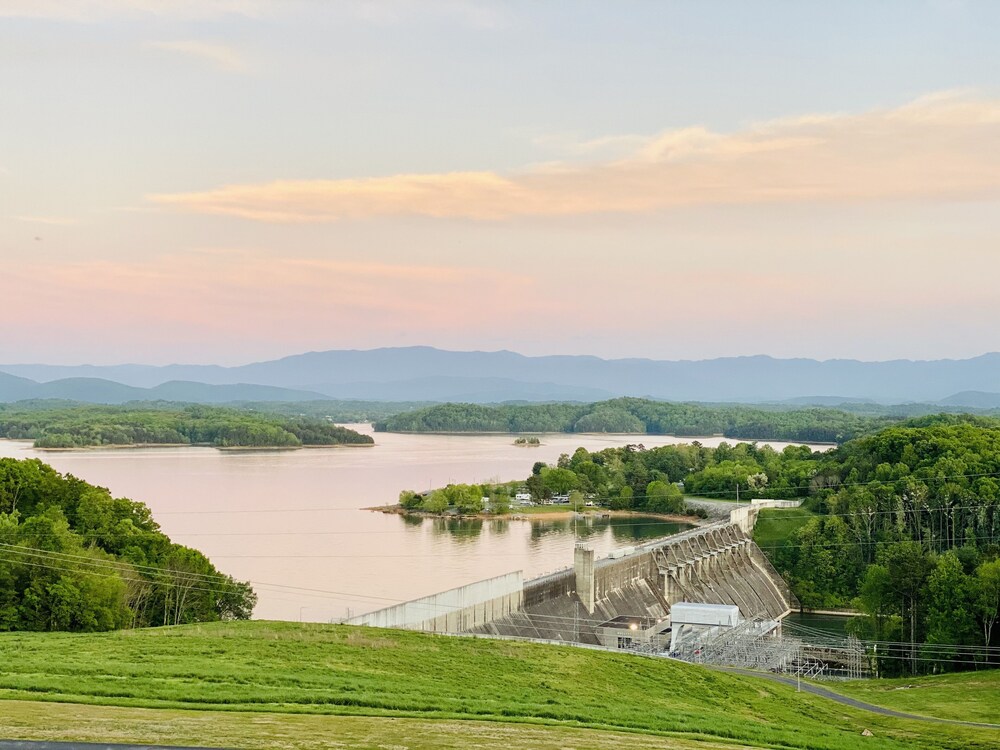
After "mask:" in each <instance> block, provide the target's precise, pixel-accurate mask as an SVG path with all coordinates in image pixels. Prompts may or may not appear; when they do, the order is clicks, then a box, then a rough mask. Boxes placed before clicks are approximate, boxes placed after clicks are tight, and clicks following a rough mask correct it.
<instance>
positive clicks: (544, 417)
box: [375, 398, 902, 443]
mask: <svg viewBox="0 0 1000 750" xmlns="http://www.w3.org/2000/svg"><path fill="white" fill-rule="evenodd" d="M901 419H902V418H901V417H898V416H891V415H867V414H856V413H850V412H846V411H841V410H837V409H824V408H808V409H802V408H797V409H787V408H786V409H778V408H763V407H754V406H743V405H740V404H722V405H712V406H710V405H704V404H690V403H670V402H664V401H650V400H647V399H638V398H619V399H614V400H611V401H601V402H598V403H594V404H566V403H560V404H501V405H495V406H483V405H480V404H441V405H438V406H431V407H428V408H424V409H416V410H414V411H410V412H407V413H405V414H397V415H395V416H393V417H389V418H387V419H383V420H379V421H377V422H376V423H375V430H376V431H385V432H507V433H520V432H568V433H582V432H616V433H630V434H649V435H683V436H698V435H724V436H726V437H733V438H742V439H753V440H788V441H801V442H822V443H841V442H844V441H846V440H849V439H851V438H853V437H857V436H858V435H863V434H866V433H869V432H872V431H874V430H877V429H879V428H881V427H884V426H886V425H889V424H892V423H894V422H898V421H900V420H901Z"/></svg>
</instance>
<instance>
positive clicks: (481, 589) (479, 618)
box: [347, 571, 524, 633]
mask: <svg viewBox="0 0 1000 750" xmlns="http://www.w3.org/2000/svg"><path fill="white" fill-rule="evenodd" d="M523 591H524V581H523V578H522V575H521V571H517V572H516V573H507V574H506V575H502V576H497V577H496V578H488V579H486V580H485V581H477V582H476V583H470V584H468V585H467V586H459V587H458V588H454V589H449V590H448V591H442V592H441V593H439V594H432V595H431V596H425V597H423V598H422V599H414V600H413V601H410V602H404V603H402V604H396V605H394V606H392V607H386V608H385V609H380V610H377V611H375V612H369V613H368V614H366V615H359V616H358V617H353V618H351V619H350V620H348V621H347V624H349V625H371V626H373V627H379V628H404V629H407V630H425V631H428V632H432V633H460V632H462V631H466V630H472V629H473V628H476V627H479V626H482V625H486V624H488V623H491V622H493V621H494V620H496V619H498V618H501V617H504V616H506V615H509V614H511V613H512V612H516V611H518V610H519V609H520V608H521V606H522V604H523V601H524V594H523Z"/></svg>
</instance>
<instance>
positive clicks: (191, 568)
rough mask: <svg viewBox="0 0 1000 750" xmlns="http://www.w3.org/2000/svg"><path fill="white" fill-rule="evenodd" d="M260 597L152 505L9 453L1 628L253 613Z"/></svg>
mask: <svg viewBox="0 0 1000 750" xmlns="http://www.w3.org/2000/svg"><path fill="white" fill-rule="evenodd" d="M256 602H257V596H256V594H255V593H254V592H253V590H252V589H251V588H250V585H249V584H248V583H240V582H238V581H235V580H233V578H231V577H230V576H227V575H223V574H222V573H220V572H219V571H218V570H216V569H215V567H214V566H213V565H212V563H211V562H209V560H208V558H206V557H205V556H204V555H203V554H202V553H200V552H198V551H197V550H194V549H191V548H190V547H184V546H182V545H179V544H174V543H173V542H171V541H170V539H169V538H168V537H167V536H166V535H165V534H163V533H162V532H161V531H160V528H159V526H158V525H157V523H156V522H155V521H154V520H153V518H152V515H151V514H150V511H149V508H147V507H146V506H145V505H144V504H143V503H141V502H135V501H133V500H129V499H127V498H114V497H112V496H111V493H110V492H108V490H106V489H104V488H102V487H95V486H93V485H91V484H88V483H87V482H84V481H82V480H80V479H77V478H76V477H73V476H70V475H66V476H64V475H62V474H59V473H58V472H56V471H55V470H54V469H53V468H52V467H51V466H49V465H47V464H45V463H42V462H41V461H39V460H37V459H29V460H22V461H18V460H15V459H12V458H0V631H9V630H75V631H95V630H114V629H119V628H127V627H144V626H152V625H177V624H180V623H191V622H211V621H214V620H233V619H238V620H245V619H248V618H249V617H250V615H251V613H252V611H253V607H254V605H255V604H256Z"/></svg>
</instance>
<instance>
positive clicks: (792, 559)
mask: <svg viewBox="0 0 1000 750" xmlns="http://www.w3.org/2000/svg"><path fill="white" fill-rule="evenodd" d="M522 484H523V486H524V487H525V488H526V489H527V490H528V491H530V492H531V494H532V496H533V497H535V498H537V499H542V498H545V497H551V496H553V495H555V494H558V493H566V492H574V491H578V492H580V493H582V494H583V496H585V497H590V498H593V499H594V500H595V502H597V503H598V504H599V505H604V506H606V507H610V508H617V509H625V510H634V511H645V512H677V511H678V510H680V509H681V508H682V506H683V503H684V499H683V497H682V494H681V487H683V491H684V492H685V493H687V494H689V495H695V496H701V497H709V498H716V499H734V498H735V497H736V493H737V488H739V490H738V491H739V497H740V499H743V500H746V499H751V498H779V499H780V498H785V499H794V498H800V499H801V500H802V501H803V505H802V507H801V508H795V509H789V510H765V511H763V512H762V514H763V515H762V518H761V521H760V522H758V529H757V530H756V532H755V538H756V539H757V541H758V543H759V544H760V545H761V546H762V548H763V549H764V551H765V552H766V553H767V554H768V555H769V556H770V557H771V558H772V560H773V562H774V564H775V566H776V567H777V569H778V570H779V571H780V572H781V574H782V575H783V576H784V577H785V578H786V579H787V580H788V582H789V584H790V585H791V587H792V590H793V591H794V592H795V594H796V596H797V597H798V598H799V600H800V601H801V603H802V604H803V605H804V606H805V607H814V608H823V609H825V608H851V609H856V610H859V611H861V612H863V613H864V616H862V617H859V618H855V620H854V621H853V622H852V628H853V629H854V631H855V633H856V634H857V635H859V636H862V637H864V638H866V639H870V640H877V641H880V642H886V643H889V644H895V645H889V646H887V650H886V654H887V655H888V656H891V657H893V658H889V659H887V660H886V661H885V664H884V668H883V674H890V673H893V672H900V671H902V672H904V673H911V674H912V673H921V672H930V671H940V670H942V669H969V668H973V667H976V666H985V665H991V666H995V665H996V663H997V659H998V653H1000V649H998V648H997V646H1000V627H998V622H1000V421H998V420H996V419H991V418H984V417H972V416H967V415H966V416H956V415H938V416H932V417H921V418H918V419H914V420H909V421H907V422H905V423H903V424H899V425H895V426H892V427H888V428H885V429H883V430H881V431H879V432H877V433H875V434H873V435H868V436H864V437H861V438H857V439H854V440H851V441H848V442H847V443H845V444H844V445H842V446H840V447H837V448H832V449H830V450H828V451H825V452H813V451H812V450H810V449H809V448H807V447H804V446H803V447H796V446H789V447H788V448H785V449H784V450H783V451H780V452H779V451H776V450H774V449H773V448H770V447H769V446H757V445H754V444H751V443H740V444H737V445H729V444H726V443H723V444H722V445H720V446H719V447H718V448H707V447H705V446H702V445H699V444H698V443H697V442H694V443H691V444H689V445H676V446H674V445H671V446H663V447H657V448H652V449H642V448H641V447H639V446H625V447H621V448H606V449H604V450H601V451H597V452H589V451H587V450H585V449H583V448H579V449H577V450H576V452H575V453H573V455H572V456H570V455H563V456H562V457H561V458H560V459H559V461H558V462H557V464H556V465H555V466H549V465H546V464H544V463H541V462H539V463H536V464H535V466H534V469H533V471H532V473H531V475H530V476H528V477H526V478H525V480H524V482H523V483H522ZM922 644H937V645H935V646H934V647H933V653H932V654H931V653H929V652H927V653H925V652H924V651H922ZM941 644H947V646H944V647H943V646H942V645H941ZM953 645H957V646H960V647H972V648H973V653H974V654H975V656H971V657H970V655H969V653H970V652H969V651H968V649H967V648H966V650H964V651H959V649H958V648H953V652H950V651H949V650H948V649H949V648H952V646H953ZM880 648H881V647H880ZM928 648H930V646H928ZM990 648H992V649H993V650H992V651H990V650H988V649H990ZM975 649H981V651H975ZM900 656H904V657H905V659H904V660H902V661H901V660H900V658H899V657H900Z"/></svg>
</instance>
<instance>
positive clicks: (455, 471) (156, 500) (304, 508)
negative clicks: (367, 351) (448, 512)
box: [0, 425, 829, 621]
mask: <svg viewBox="0 0 1000 750" xmlns="http://www.w3.org/2000/svg"><path fill="white" fill-rule="evenodd" d="M349 426H350V427H352V428H354V429H357V430H359V431H362V432H370V431H371V430H370V427H368V426H367V425H349ZM541 439H542V445H541V446H540V447H535V448H525V447H518V446H515V445H513V444H512V443H513V437H512V436H509V435H398V434H392V433H377V434H375V440H376V445H375V446H374V447H370V448H312V449H303V450H296V451H234V452H226V451H218V450H215V449H213V448H189V447H179V448H142V449H120V450H90V451H66V452H46V451H37V450H34V449H32V448H31V445H30V443H26V442H23V441H2V440H0V455H2V456H13V457H15V458H40V459H41V460H43V461H45V462H46V463H49V464H51V465H52V466H54V467H55V468H56V469H57V470H58V471H60V472H63V473H70V474H73V475H75V476H77V477H79V478H81V479H84V480H86V481H88V482H91V483H92V484H97V485H100V486H103V487H107V488H108V489H110V490H111V492H112V493H113V494H114V495H115V496H118V497H121V496H124V497H129V498H131V499H133V500H140V501H142V502H144V503H146V504H147V505H148V506H149V507H150V509H151V510H152V512H153V515H154V517H155V518H156V520H157V521H158V522H159V523H160V526H161V528H162V529H163V531H164V533H166V534H168V535H169V536H170V537H171V539H173V540H174V541H176V542H179V543H182V544H186V545H189V546H191V547H195V548H197V549H199V550H201V551H202V552H204V553H205V554H206V555H208V557H209V558H211V560H212V562H213V563H215V565H216V567H218V568H219V569H220V570H222V571H224V572H226V573H228V574H231V575H233V576H234V577H235V578H237V579H239V580H249V581H252V582H253V586H254V589H255V590H256V591H257V594H258V596H259V602H258V605H257V608H256V610H255V613H254V614H255V616H256V617H258V618H264V619H283V620H300V619H301V620H307V621H328V620H332V619H340V618H342V617H345V616H348V615H355V614H360V613H362V612H366V611H369V610H373V609H379V608H381V607H384V606H388V605H390V604H392V603H395V602H398V601H405V600H407V599H412V598H415V597H419V596H424V595H427V594H432V593H435V592H437V591H442V590H444V589H447V588H452V587H454V586H460V585H463V584H466V583H471V582H473V581H477V580H480V579H482V578H488V577H491V576H496V575H501V574H503V573H508V572H511V571H515V570H522V571H524V575H525V577H526V578H530V577H534V576H536V575H540V574H543V573H547V572H550V571H553V570H558V569H560V568H565V567H568V566H570V565H571V564H572V561H573V545H574V543H575V540H576V539H577V538H581V539H585V540H586V541H587V542H588V543H589V544H591V545H592V546H593V547H594V549H595V550H596V551H597V554H598V556H601V555H604V554H606V553H607V552H608V551H610V550H612V549H614V548H616V547H621V546H627V545H631V544H633V543H635V542H637V541H642V540H646V539H653V538H656V537H659V536H665V535H667V534H671V533H674V532H675V531H677V530H679V528H681V527H679V526H677V525H676V524H668V523H664V522H661V521H656V520H651V519H642V518H617V519H611V520H602V521H596V520H594V521H588V522H586V523H585V522H577V523H576V524H574V523H573V522H571V521H555V520H536V521H514V520H499V519H498V520H487V521H481V520H446V519H417V518H407V517H403V516H398V515H391V514H384V513H374V512H371V511H366V510H362V509H363V508H365V507H370V506H373V505H386V504H390V503H394V502H396V499H397V497H398V495H399V491H400V490H402V489H412V490H426V489H429V488H433V487H438V486H442V485H445V484H448V483H449V482H456V483H457V482H469V483H478V482H484V481H487V480H493V481H508V480H513V479H522V478H525V477H527V476H528V475H529V474H530V473H531V466H532V464H533V463H534V462H535V461H546V462H549V463H554V462H555V461H556V459H557V458H558V457H559V455H560V454H561V453H570V454H571V453H572V452H573V451H574V450H576V448H578V447H580V446H583V447H584V448H587V449H588V450H600V449H602V448H607V447H611V446H620V445H626V444H629V443H642V444H643V445H645V446H646V447H654V446H660V445H672V444H677V443H683V442H690V441H691V440H692V439H693V438H683V439H681V438H673V437H669V436H653V435H545V436H542V438H541ZM699 440H700V442H701V443H702V444H704V445H707V446H715V445H718V443H720V442H722V441H723V440H724V438H699ZM729 442H730V443H732V442H735V441H733V440H730V441H729ZM769 444H770V445H773V446H774V447H775V448H776V449H778V450H780V449H781V448H783V447H785V446H786V445H788V443H781V442H770V443H769ZM816 447H817V449H822V450H825V449H826V448H828V447H829V446H816ZM574 527H575V528H574Z"/></svg>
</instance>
